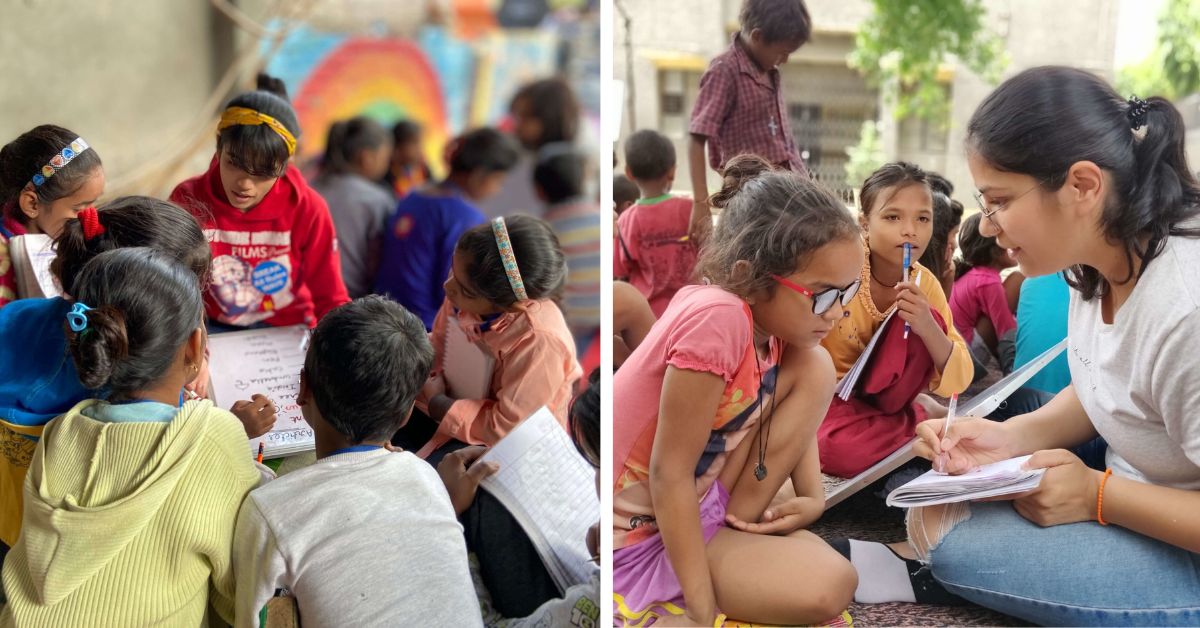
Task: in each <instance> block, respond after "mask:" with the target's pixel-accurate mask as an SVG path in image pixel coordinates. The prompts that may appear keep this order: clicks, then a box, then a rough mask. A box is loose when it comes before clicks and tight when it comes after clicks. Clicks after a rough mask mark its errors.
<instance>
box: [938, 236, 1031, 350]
mask: <svg viewBox="0 0 1200 628" xmlns="http://www.w3.org/2000/svg"><path fill="white" fill-rule="evenodd" d="M979 220H980V215H979V214H971V215H970V216H968V217H967V220H966V221H965V223H964V224H963V230H962V233H960V234H959V236H958V246H959V248H960V249H961V250H962V257H961V258H960V259H959V260H958V261H957V262H955V269H956V270H955V275H956V278H955V281H954V292H953V293H951V294H950V311H951V312H952V313H953V314H954V328H955V329H957V330H958V333H959V335H961V336H962V337H963V339H964V340H966V341H967V343H969V344H974V343H975V342H976V331H978V332H979V334H978V338H979V341H978V344H979V346H980V347H981V348H983V349H984V351H985V352H986V353H991V354H992V355H995V356H996V357H997V358H999V360H1000V368H1001V369H1002V370H1003V371H1004V372H1005V373H1008V372H1010V371H1012V364H1013V349H1014V345H1013V342H1014V339H1015V334H1016V330H1017V320H1016V318H1015V317H1014V316H1013V311H1012V310H1010V309H1009V308H1008V298H1007V297H1006V296H1005V293H1004V282H1003V280H1001V279H1000V271H1001V270H1003V269H1005V268H1011V267H1013V266H1016V265H1017V263H1016V262H1014V261H1013V259H1012V257H1010V256H1009V255H1008V252H1007V251H1005V250H1004V249H1002V248H1000V246H999V245H997V244H996V238H988V237H985V236H983V235H982V234H980V233H979ZM978 366H979V365H977V366H976V368H978Z"/></svg>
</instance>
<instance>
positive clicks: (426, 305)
mask: <svg viewBox="0 0 1200 628" xmlns="http://www.w3.org/2000/svg"><path fill="white" fill-rule="evenodd" d="M448 154H449V158H448V159H447V161H448V162H449V163H448V164H447V165H448V166H449V167H450V174H449V175H447V176H446V179H445V180H443V181H442V182H441V183H438V184H436V185H432V186H429V187H425V188H421V189H420V190H416V191H414V192H411V193H409V195H408V196H406V197H404V199H402V200H401V201H400V204H399V205H398V206H397V207H396V212H395V213H394V214H392V217H391V218H389V219H388V222H387V226H386V227H385V228H384V231H383V233H384V235H383V259H382V262H381V263H380V266H379V274H378V276H376V278H375V292H377V293H379V294H382V295H385V296H387V297H388V298H390V299H392V300H393V301H396V302H398V303H400V304H401V305H403V306H404V307H406V308H408V310H409V311H410V312H412V313H413V314H416V315H417V316H418V317H420V318H421V320H422V321H424V322H425V328H426V329H429V328H431V327H432V326H433V319H434V317H435V316H437V313H438V308H440V307H441V306H442V302H443V301H444V300H445V298H446V294H445V291H444V290H443V289H442V282H441V279H442V278H443V277H445V276H446V275H447V274H448V273H449V272H450V260H451V258H453V257H454V246H455V243H457V242H458V239H459V237H460V236H462V234H463V233H464V232H465V231H466V230H467V229H470V228H471V227H474V226H475V225H478V224H479V223H481V222H483V221H484V220H485V218H484V217H483V213H482V212H480V211H479V209H477V208H476V206H475V205H476V204H477V203H479V202H480V201H482V200H483V199H486V198H489V197H491V196H493V195H494V194H496V192H497V191H498V190H499V189H500V184H501V182H503V181H504V177H505V174H506V173H507V172H508V171H509V170H510V169H512V167H513V165H515V164H516V163H517V149H516V147H515V146H514V145H513V143H512V142H511V141H510V140H509V139H508V138H506V137H505V136H504V135H502V134H501V133H500V132H499V131H496V130H495V129H488V128H484V129H476V130H474V131H470V132H468V133H466V134H464V135H463V136H462V137H459V138H458V139H457V140H455V142H454V144H453V145H452V146H451V148H450V150H449V153H448Z"/></svg>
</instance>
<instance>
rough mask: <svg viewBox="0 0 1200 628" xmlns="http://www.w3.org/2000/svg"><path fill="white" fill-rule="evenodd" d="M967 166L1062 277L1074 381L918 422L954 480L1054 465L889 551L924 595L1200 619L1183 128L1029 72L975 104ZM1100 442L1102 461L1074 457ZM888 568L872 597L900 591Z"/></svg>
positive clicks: (1009, 233) (1013, 251)
mask: <svg viewBox="0 0 1200 628" xmlns="http://www.w3.org/2000/svg"><path fill="white" fill-rule="evenodd" d="M967 158H968V162H969V166H970V169H971V175H972V176H973V177H974V179H975V185H976V186H977V187H978V188H979V190H980V194H979V197H978V198H979V200H980V205H981V210H982V213H983V214H984V216H985V219H984V220H983V222H982V223H981V224H980V227H979V230H980V233H982V234H983V235H985V236H989V237H995V238H996V240H997V242H998V243H999V244H1000V246H1002V247H1005V248H1006V249H1007V250H1008V251H1009V254H1010V255H1012V257H1013V258H1014V259H1015V260H1016V261H1017V263H1018V264H1020V267H1021V270H1022V272H1024V273H1025V274H1027V275H1029V276H1038V275H1046V274H1050V273H1056V272H1065V275H1066V278H1067V281H1068V283H1069V284H1070V286H1071V287H1072V290H1071V301H1070V313H1069V315H1068V325H1067V336H1068V351H1067V359H1068V364H1069V365H1070V370H1071V379H1072V383H1071V385H1070V386H1068V387H1067V388H1065V389H1063V390H1062V392H1060V393H1059V394H1058V395H1057V396H1056V397H1055V398H1054V399H1053V400H1052V401H1051V402H1050V403H1048V404H1047V405H1045V406H1043V407H1041V408H1039V409H1038V410H1036V411H1034V412H1030V413H1028V414H1024V415H1020V416H1017V417H1014V418H1012V419H1009V420H1008V421H1007V422H1005V423H992V422H989V421H985V420H982V419H978V418H964V419H961V420H956V421H955V422H954V423H953V426H952V427H951V428H950V430H949V433H948V434H947V435H946V436H945V437H944V438H943V437H942V435H941V431H942V423H943V422H942V421H941V420H933V421H928V422H926V423H923V424H921V425H920V426H919V427H918V430H917V431H918V435H919V437H920V439H921V440H920V442H919V444H918V446H917V452H918V453H919V454H920V455H922V456H924V457H926V458H929V459H931V460H933V461H934V467H935V468H938V469H943V470H945V471H947V472H949V473H963V472H965V471H967V470H969V469H971V468H973V467H975V466H976V465H981V464H984V463H988V462H992V461H996V460H1004V459H1008V458H1013V457H1016V456H1021V455H1027V454H1032V457H1031V458H1030V459H1029V461H1028V462H1027V463H1026V466H1027V467H1028V468H1043V469H1045V472H1044V475H1043V476H1042V479H1041V482H1040V484H1039V485H1038V488H1037V489H1035V490H1033V491H1030V492H1028V493H1024V494H1021V495H1018V496H1014V497H1010V498H1008V499H1007V500H1005V501H992V502H982V503H980V502H977V503H969V504H968V503H957V504H948V505H943V506H932V507H927V508H922V509H914V510H912V511H910V513H909V521H908V529H909V542H908V543H904V544H897V545H896V546H894V547H892V549H893V551H896V552H899V554H900V555H902V556H905V557H906V558H909V559H912V558H916V559H918V560H919V561H920V562H922V563H924V564H926V565H928V566H929V567H930V569H919V565H915V563H916V562H917V561H915V560H913V561H910V565H909V567H910V568H909V569H908V570H907V572H905V571H901V572H899V574H898V576H897V577H896V578H895V579H898V580H901V581H902V580H905V579H911V580H912V582H911V583H910V584H911V585H912V586H911V587H910V588H909V589H908V592H906V593H905V595H906V596H908V597H909V598H910V599H911V596H912V591H913V590H925V591H928V590H930V589H931V588H932V587H935V586H939V585H940V586H941V587H944V588H945V590H948V591H949V592H951V593H954V594H957V595H959V596H961V597H963V598H966V599H968V600H971V601H973V602H976V603H978V604H982V605H984V606H988V607H990V608H993V609H996V610H999V611H1001V612H1004V613H1008V614H1010V615H1014V616H1017V617H1020V618H1022V619H1025V620H1028V621H1031V622H1035V623H1039V624H1047V625H1127V626H1133V625H1158V626H1166V625H1193V626H1194V625H1197V624H1200V342H1198V341H1197V338H1200V283H1198V282H1197V281H1196V275H1195V273H1196V272H1197V269H1200V185H1198V184H1197V181H1196V179H1195V177H1194V176H1193V175H1192V173H1191V171H1190V170H1189V168H1188V165H1187V161H1186V159H1185V156H1184V126H1183V120H1182V118H1181V117H1180V115H1179V113H1178V112H1177V111H1176V110H1175V109H1174V107H1172V105H1171V103H1170V102H1168V101H1166V100H1164V99H1161V98H1151V99H1149V100H1146V101H1143V100H1141V99H1138V98H1136V97H1134V98H1130V99H1129V100H1125V99H1124V98H1122V97H1120V96H1118V95H1117V94H1116V93H1115V92H1114V91H1113V89H1112V88H1111V87H1110V86H1109V85H1108V84H1107V83H1105V82H1104V81H1103V80H1101V79H1099V78H1097V77H1095V76H1093V75H1091V74H1089V73H1087V72H1084V71H1081V70H1076V69H1071V68H1063V67H1042V68H1034V69H1031V70H1026V71H1025V72H1022V73H1021V74H1018V75H1017V76H1015V77H1013V78H1011V79H1009V80H1008V81H1006V82H1005V83H1004V84H1002V85H1001V86H1000V87H999V88H998V89H997V90H996V91H995V92H993V93H992V94H991V95H990V96H988V98H987V99H985V100H984V102H983V104H981V105H980V107H979V109H978V110H977V111H976V112H975V114H974V116H973V117H972V119H971V122H970V124H969V126H968V129H967ZM1097 437H1102V439H1103V440H1100V441H1097V440H1096V439H1097ZM1095 443H1102V444H1106V445H1107V451H1106V452H1105V453H1104V455H1103V456H1095V458H1096V460H1086V459H1081V457H1080V456H1079V455H1077V454H1076V453H1074V452H1072V451H1069V449H1070V448H1076V451H1078V452H1080V453H1081V454H1082V453H1083V449H1082V448H1079V446H1080V445H1083V444H1095ZM1085 458H1087V456H1085ZM1089 462H1090V463H1091V464H1093V465H1095V466H1094V467H1093V466H1090V465H1089ZM866 545H867V544H864V546H863V548H865V546H866ZM851 549H852V551H851V560H852V561H853V562H855V563H856V565H857V563H858V560H857V558H856V556H855V554H857V553H858V551H859V549H861V548H856V547H854V546H852V547H851ZM865 553H867V552H865V551H864V554H865ZM886 553H887V552H884V554H886ZM891 562H892V563H894V564H899V563H900V562H902V559H900V558H898V557H897V558H894V559H892V561H891ZM914 566H915V567H918V568H916V569H914V568H912V567H914ZM889 569H890V568H889V567H885V566H880V567H879V568H878V569H876V570H875V571H874V573H875V574H880V577H878V578H876V577H874V576H870V577H863V578H862V580H861V582H860V586H859V594H863V593H864V592H868V593H869V592H871V591H875V592H879V591H884V590H889V589H890V590H892V591H899V590H900V588H901V587H899V585H898V583H897V582H895V581H893V582H887V581H886V580H887V578H885V577H883V576H882V575H883V574H886V573H889V571H888V570H889ZM914 572H915V573H916V575H915V576H914V575H909V574H913V573H914ZM859 573H860V575H861V574H863V573H864V571H863V570H861V569H860V571H859ZM930 574H932V577H930ZM861 597H862V595H858V594H856V598H861ZM917 598H918V599H920V594H918V595H917ZM886 599H889V598H887V597H878V598H877V601H885V600H886ZM890 599H899V598H898V597H891V598H890Z"/></svg>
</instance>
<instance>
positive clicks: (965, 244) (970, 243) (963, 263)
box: [954, 213, 1000, 280]
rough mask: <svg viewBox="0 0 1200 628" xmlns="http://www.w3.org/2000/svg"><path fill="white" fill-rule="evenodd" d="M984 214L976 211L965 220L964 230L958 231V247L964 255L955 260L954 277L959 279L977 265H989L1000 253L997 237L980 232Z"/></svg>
mask: <svg viewBox="0 0 1200 628" xmlns="http://www.w3.org/2000/svg"><path fill="white" fill-rule="evenodd" d="M981 218H983V214H979V213H975V214H971V215H970V216H967V219H966V220H964V221H963V226H962V230H961V231H959V232H958V248H959V249H960V250H961V251H962V255H961V256H959V258H958V259H956V260H954V279H955V280H958V279H959V278H960V277H962V276H963V275H965V274H967V271H969V270H971V269H972V268H975V267H976V266H987V265H989V264H991V263H992V262H993V261H995V260H996V256H997V255H998V254H999V253H1000V245H998V244H996V238H994V237H992V238H990V237H988V236H985V235H983V234H982V233H979V221H980V219H981Z"/></svg>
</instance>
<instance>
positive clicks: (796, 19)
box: [738, 0, 812, 46]
mask: <svg viewBox="0 0 1200 628" xmlns="http://www.w3.org/2000/svg"><path fill="white" fill-rule="evenodd" d="M738 20H739V21H740V22H741V23H742V34H743V35H744V36H746V37H750V34H751V33H752V32H753V31H754V30H755V29H758V30H759V32H761V33H762V37H763V42H765V43H768V44H773V43H775V42H780V41H786V42H794V43H797V44H798V45H801V46H802V45H804V44H806V43H808V40H809V39H811V38H812V18H811V17H809V15H808V7H807V6H805V4H804V0H744V1H743V2H742V11H741V13H740V14H739V15H738Z"/></svg>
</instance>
